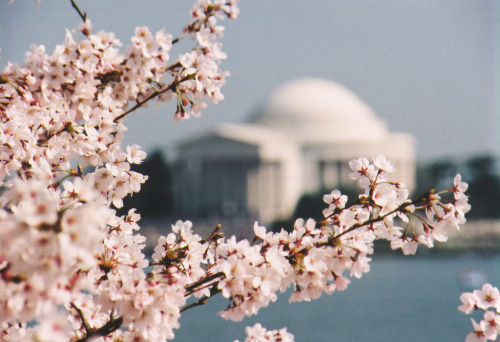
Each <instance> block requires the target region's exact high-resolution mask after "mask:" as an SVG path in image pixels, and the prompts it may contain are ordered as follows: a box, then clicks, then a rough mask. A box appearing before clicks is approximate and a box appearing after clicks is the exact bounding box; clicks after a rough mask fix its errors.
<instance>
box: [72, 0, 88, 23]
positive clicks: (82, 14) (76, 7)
mask: <svg viewBox="0 0 500 342" xmlns="http://www.w3.org/2000/svg"><path fill="white" fill-rule="evenodd" d="M71 6H73V8H74V9H75V10H76V12H77V13H78V15H79V16H80V18H82V20H83V22H84V23H85V22H87V12H84V13H82V11H81V10H80V8H79V7H78V5H77V4H76V3H75V0H71Z"/></svg>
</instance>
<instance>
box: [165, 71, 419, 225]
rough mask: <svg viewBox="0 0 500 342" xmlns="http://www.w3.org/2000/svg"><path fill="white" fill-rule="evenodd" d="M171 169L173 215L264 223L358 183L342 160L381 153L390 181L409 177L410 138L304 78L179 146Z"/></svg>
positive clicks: (356, 101) (332, 86)
mask: <svg viewBox="0 0 500 342" xmlns="http://www.w3.org/2000/svg"><path fill="white" fill-rule="evenodd" d="M177 152H178V153H177V155H178V157H177V159H176V161H175V167H174V174H173V177H174V178H173V191H174V199H175V203H174V205H175V209H176V212H177V213H180V214H181V213H185V214H189V215H191V216H192V215H198V216H205V217H242V218H248V219H255V220H258V221H259V222H261V223H263V224H267V223H269V222H272V221H273V220H276V219H286V218H288V217H289V216H290V215H291V214H292V213H293V210H294V208H295V205H296V204H297V201H298V199H299V198H300V196H301V195H303V194H305V193H315V192H317V191H320V190H325V191H327V192H329V191H331V190H333V189H335V188H337V187H345V186H357V184H356V183H355V182H354V181H352V180H350V179H349V173H350V172H351V171H350V169H349V167H348V161H349V160H351V159H353V158H359V157H369V158H371V157H376V156H378V155H380V154H384V155H385V156H386V157H387V158H388V159H390V160H391V161H393V162H394V163H395V169H396V171H395V173H394V179H397V180H398V181H401V182H403V183H405V184H406V185H407V186H408V187H409V188H410V190H411V189H412V188H413V187H414V183H415V140H414V138H413V137H412V136H411V135H409V134H406V133H392V132H389V129H388V125H387V123H386V122H385V121H384V120H382V119H381V118H379V117H377V115H376V114H375V113H374V111H373V110H372V109H371V108H370V107H369V106H368V105H367V104H365V103H364V102H363V101H362V100H361V99H360V98H359V97H358V96H357V95H356V94H354V93H353V92H352V91H351V90H349V89H347V88H345V87H344V86H342V85H340V84H337V83H334V82H332V81H328V80H323V79H315V78H306V79H298V80H294V81H291V82H289V83H286V84H284V85H283V86H281V87H279V88H278V89H276V90H275V91H274V92H272V93H271V95H270V97H269V99H268V101H267V103H266V104H265V105H264V107H263V110H260V111H258V112H257V113H256V114H255V115H253V116H252V117H250V119H249V120H248V122H247V123H245V124H240V125H221V126H219V127H216V128H215V129H213V130H211V131H208V132H206V133H205V134H202V135H198V136H197V137H196V138H193V139H192V140H187V141H185V142H183V143H182V144H180V145H179V146H178V151H177Z"/></svg>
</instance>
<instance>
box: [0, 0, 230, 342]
mask: <svg viewBox="0 0 500 342" xmlns="http://www.w3.org/2000/svg"><path fill="white" fill-rule="evenodd" d="M72 4H73V6H74V7H75V8H76V9H77V12H78V14H79V15H80V16H81V18H82V19H83V21H84V22H83V24H82V25H80V27H79V28H78V29H77V30H75V31H73V32H71V31H67V32H66V37H65V39H64V42H63V43H62V44H61V45H58V46H57V47H56V48H55V50H54V51H53V52H52V54H47V53H46V51H45V48H44V47H43V46H33V47H32V49H31V51H30V52H29V53H27V55H26V60H25V63H24V65H22V66H20V65H16V64H10V63H9V64H8V65H7V67H6V68H5V69H4V70H3V71H2V72H1V73H0V142H1V143H0V185H2V186H3V187H4V189H3V190H2V192H1V195H0V203H1V204H2V208H1V209H0V221H1V224H0V226H1V229H0V339H1V340H6V341H15V340H36V341H68V340H74V341H77V340H82V341H83V340H89V339H101V340H116V341H118V340H135V341H142V340H144V341H146V340H147V341H152V340H153V341H161V340H166V339H172V338H173V336H174V335H173V329H175V328H178V326H179V323H178V318H179V316H180V310H181V307H182V306H183V305H184V304H185V302H186V297H187V295H185V293H186V287H187V285H188V284H189V283H190V282H191V280H190V278H188V277H186V276H183V274H181V273H179V272H175V271H174V270H173V269H172V268H169V269H166V270H165V271H164V272H157V273H155V274H154V276H152V275H151V276H150V275H148V274H147V273H145V271H144V269H145V268H146V267H148V266H149V261H148V259H147V258H146V256H145V255H144V254H143V252H142V251H143V248H144V247H145V238H144V237H143V236H142V235H140V234H139V233H138V232H137V231H138V230H139V226H138V224H137V221H139V219H140V216H139V214H137V213H135V210H134V209H132V210H130V211H129V212H128V214H127V215H124V216H121V217H118V216H117V215H116V212H115V210H113V209H112V208H113V207H115V208H120V207H122V206H123V198H125V197H126V196H128V195H131V194H132V193H134V192H138V191H140V188H141V184H143V183H144V182H145V181H146V180H147V176H144V175H141V174H139V173H137V172H134V171H132V170H131V164H140V163H141V162H142V160H143V159H144V158H145V157H146V153H145V152H143V151H142V150H141V149H140V147H139V146H137V145H132V146H127V147H126V148H122V140H123V135H124V132H125V131H126V126H125V125H124V122H125V119H126V117H127V115H128V114H130V113H132V112H134V111H135V110H137V109H138V108H139V107H143V106H147V105H148V103H149V102H150V101H152V100H157V101H159V102H167V101H169V100H171V99H177V103H178V111H177V113H176V115H175V118H181V117H182V118H188V117H189V116H190V115H193V114H196V115H197V114H198V113H199V109H200V108H203V107H204V106H205V104H206V103H207V102H210V101H211V102H217V101H219V100H221V99H222V94H221V93H220V89H221V86H223V85H224V82H225V81H224V79H225V76H226V73H225V72H223V71H221V70H219V64H220V60H221V59H223V58H225V55H224V54H223V53H222V52H221V50H220V49H221V44H220V43H219V38H220V37H221V36H222V31H223V28H222V27H221V26H217V20H218V19H220V18H223V17H229V18H235V17H236V14H237V7H236V6H235V3H234V1H233V2H221V1H215V2H213V1H210V0H200V1H198V4H197V5H195V6H194V7H193V9H192V12H191V14H192V20H191V23H190V24H189V25H188V26H186V29H185V30H184V33H183V34H182V35H181V36H180V37H178V38H175V39H173V38H172V36H171V35H170V34H167V33H166V32H164V31H163V30H160V31H158V32H156V33H151V32H150V31H149V29H148V28H147V27H138V28H136V30H135V33H134V35H133V36H132V38H131V40H130V45H129V46H128V47H126V48H124V49H122V48H121V47H122V44H121V42H120V41H118V40H117V39H116V37H115V35H114V34H113V33H108V32H103V31H100V32H98V33H93V31H92V25H91V23H90V20H88V19H87V17H86V14H82V13H81V11H80V10H79V9H78V7H77V5H76V4H75V3H74V2H72ZM79 34H81V35H82V37H83V38H81V39H77V35H79ZM187 36H189V37H191V38H193V40H194V48H193V49H191V50H190V51H189V52H188V53H185V54H183V55H181V56H179V57H178V58H177V60H175V61H174V62H171V59H172V58H171V56H170V52H171V48H172V45H173V44H175V43H177V42H178V41H180V40H181V39H183V38H184V37H187Z"/></svg>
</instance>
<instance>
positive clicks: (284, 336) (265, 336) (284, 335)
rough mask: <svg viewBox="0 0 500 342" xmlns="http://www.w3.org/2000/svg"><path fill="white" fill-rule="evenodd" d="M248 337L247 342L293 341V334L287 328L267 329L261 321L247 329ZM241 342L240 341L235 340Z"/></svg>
mask: <svg viewBox="0 0 500 342" xmlns="http://www.w3.org/2000/svg"><path fill="white" fill-rule="evenodd" d="M245 332H246V333H247V338H246V339H245V342H278V341H282V342H293V341H294V339H293V335H292V334H290V333H288V332H287V331H286V328H283V329H280V330H266V329H265V328H263V327H262V325H260V324H259V323H257V324H255V325H254V326H253V327H247V328H246V329H245ZM235 342H239V341H235Z"/></svg>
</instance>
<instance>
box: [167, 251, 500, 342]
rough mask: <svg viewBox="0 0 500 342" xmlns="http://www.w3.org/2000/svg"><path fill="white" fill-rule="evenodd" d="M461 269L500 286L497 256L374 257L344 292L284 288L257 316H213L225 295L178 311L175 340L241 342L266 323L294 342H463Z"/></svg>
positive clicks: (465, 324)
mask: <svg viewBox="0 0 500 342" xmlns="http://www.w3.org/2000/svg"><path fill="white" fill-rule="evenodd" d="M464 268H467V269H474V270H478V271H481V272H484V273H485V274H486V275H487V276H488V280H489V281H490V282H492V283H493V284H496V285H498V286H500V255H493V256H478V255H474V254H469V253H465V254H459V255H448V256H436V255H424V256H412V257H389V256H385V255H379V256H377V255H376V256H375V257H374V261H372V263H371V271H370V272H369V273H367V274H366V275H365V276H364V277H363V278H361V279H353V280H352V283H351V285H350V286H349V287H348V288H347V290H346V291H344V292H335V293H334V294H332V295H323V296H322V297H321V298H320V299H318V300H315V301H312V302H306V303H292V304H289V303H288V296H289V294H282V295H281V296H280V298H279V299H278V301H277V302H276V303H272V304H271V305H270V306H269V307H268V308H265V309H262V310H261V311H260V312H259V315H258V316H256V317H255V316H254V317H250V318H247V319H245V320H244V321H243V322H240V323H233V322H228V321H225V320H224V319H222V318H220V317H218V316H217V315H216V312H218V311H219V310H222V309H224V307H225V306H226V305H227V301H226V300H225V299H224V298H222V297H217V298H215V300H214V299H212V301H211V302H210V303H209V304H207V305H205V306H202V307H196V308H193V309H190V310H188V311H186V312H184V313H183V316H182V318H181V328H180V330H177V331H176V338H175V341H177V342H179V341H180V342H188V341H190V342H194V341H208V342H212V341H213V342H232V341H234V340H235V339H239V340H240V341H243V340H244V338H245V333H244V328H245V327H246V326H249V325H253V324H254V323H256V322H260V323H261V324H262V325H263V326H264V327H266V328H267V329H279V328H282V327H285V326H286V327H287V328H288V331H289V332H291V333H293V334H294V335H295V341H297V342H309V341H348V342H349V341H352V342H356V341H368V342H378V341H380V342H382V341H383V342H387V341H405V342H434V341H436V342H438V341H439V342H443V341H445V342H453V341H464V340H465V337H466V335H467V334H468V333H469V332H471V331H472V326H471V323H470V318H469V317H468V316H466V315H465V314H463V313H461V312H459V311H458V310H457V306H458V305H460V304H461V302H460V299H459V297H460V294H461V293H462V292H464V291H465V289H464V288H463V287H462V286H461V285H460V284H459V282H458V281H457V274H458V273H459V272H460V271H461V270H463V269H464Z"/></svg>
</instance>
